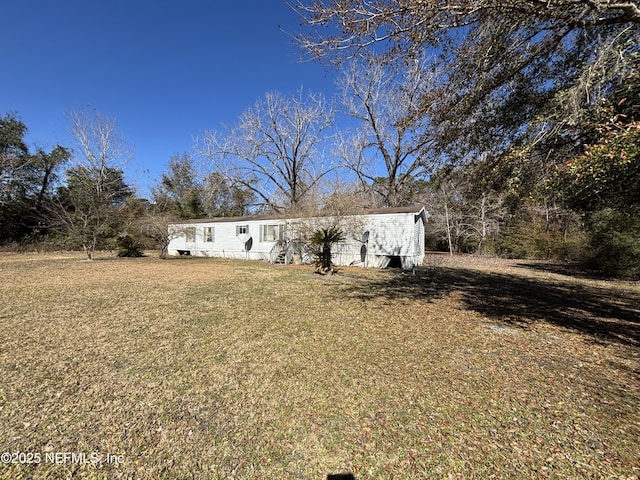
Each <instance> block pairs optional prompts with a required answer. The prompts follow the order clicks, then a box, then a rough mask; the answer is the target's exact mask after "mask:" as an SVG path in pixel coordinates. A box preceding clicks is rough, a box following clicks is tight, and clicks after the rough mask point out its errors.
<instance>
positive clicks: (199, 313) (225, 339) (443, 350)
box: [0, 253, 640, 480]
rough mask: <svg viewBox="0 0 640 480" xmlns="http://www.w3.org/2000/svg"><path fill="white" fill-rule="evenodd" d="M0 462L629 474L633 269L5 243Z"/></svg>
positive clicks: (636, 290)
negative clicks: (625, 272)
mask: <svg viewBox="0 0 640 480" xmlns="http://www.w3.org/2000/svg"><path fill="white" fill-rule="evenodd" d="M0 298H2V301H1V302H0V372H2V377H1V378H0V453H1V454H2V463H0V478H6V479H30V478H109V479H111V478H136V479H138V478H142V479H158V478H166V479H173V478H197V479H199V478H202V479H209V478H212V479H217V478H220V479H223V478H226V479H231V478H238V479H253V478H255V479H278V478H287V479H325V478H326V476H327V474H329V473H341V472H351V473H353V475H354V476H355V478H356V479H359V480H360V479H368V478H371V479H391V478H396V479H424V478H445V479H449V478H505V477H507V478H508V477H512V478H621V479H630V478H634V479H637V478H638V477H639V476H640V408H639V407H640V349H639V347H640V286H638V284H632V283H624V282H610V281H603V280H593V279H588V278H580V277H576V276H568V275H563V274H562V273H561V271H558V270H557V269H556V268H555V267H554V266H553V265H548V264H544V263H528V262H516V261H503V260H485V259H476V258H469V257H459V258H454V259H449V258H448V257H446V256H445V257H430V258H429V259H428V260H427V262H426V266H425V267H424V268H422V269H420V270H419V271H418V272H417V274H416V275H415V276H411V275H407V274H403V273H401V272H399V271H394V270H385V271H380V270H363V269H359V268H343V269H341V270H340V272H339V274H338V275H335V276H333V277H321V276H318V275H314V274H313V273H312V268H311V267H308V266H287V267H283V266H270V265H267V264H263V263H259V262H243V261H230V260H220V259H206V258H180V259H169V260H167V261H161V260H158V259H156V258H152V257H147V258H141V259H116V258H112V257H107V256H104V257H101V258H99V259H98V260H96V261H94V262H86V261H83V260H82V255H76V254H64V253H63V254H58V255H54V254H49V255H36V254H33V255H11V254H0Z"/></svg>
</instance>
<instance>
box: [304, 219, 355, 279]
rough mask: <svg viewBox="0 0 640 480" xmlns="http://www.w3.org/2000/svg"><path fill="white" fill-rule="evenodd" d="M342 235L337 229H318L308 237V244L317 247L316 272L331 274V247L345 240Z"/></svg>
mask: <svg viewBox="0 0 640 480" xmlns="http://www.w3.org/2000/svg"><path fill="white" fill-rule="evenodd" d="M345 238H346V237H345V235H344V233H343V232H342V231H341V230H339V229H338V228H337V227H328V228H320V229H319V230H316V231H315V232H313V234H312V235H311V237H309V244H310V245H313V246H315V247H317V250H316V255H317V256H318V262H317V263H316V268H317V271H319V272H320V273H323V274H327V273H333V262H332V259H331V247H332V246H333V245H334V244H336V243H339V242H342V241H343V240H345Z"/></svg>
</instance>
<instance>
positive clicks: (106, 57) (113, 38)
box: [0, 0, 335, 196]
mask: <svg viewBox="0 0 640 480" xmlns="http://www.w3.org/2000/svg"><path fill="white" fill-rule="evenodd" d="M299 23H300V22H299V18H298V17H297V14H296V13H295V12H293V11H291V9H290V8H289V7H288V6H287V5H286V3H285V2H284V1H283V0H248V1H220V0H218V1H215V0H210V1H206V0H200V1H197V0H181V1H170V0H154V1H151V0H126V1H124V0H109V1H107V0H102V1H97V0H93V1H92V0H63V1H51V0H19V1H10V2H5V3H4V4H3V6H2V18H1V19H0V44H1V45H2V46H3V48H2V50H3V61H2V64H3V73H2V74H0V115H4V114H5V113H8V112H15V113H17V114H18V116H19V117H20V118H21V119H22V121H23V122H24V123H25V124H26V125H27V128H28V129H29V136H28V137H27V141H28V143H29V145H30V146H31V147H32V148H34V149H35V148H38V147H42V148H45V149H46V150H49V149H50V148H52V147H54V146H55V145H56V144H61V145H63V146H71V145H72V140H71V139H70V138H69V135H68V130H69V122H68V119H67V113H68V112H69V110H71V109H81V108H83V107H85V106H87V105H89V106H91V108H95V109H96V110H97V111H98V112H100V113H101V114H103V115H107V116H109V117H112V118H115V120H116V124H117V127H118V130H119V131H120V133H121V134H122V136H123V137H124V138H125V140H126V141H127V143H128V144H130V145H131V146H132V147H133V151H134V155H133V160H132V161H131V162H130V163H129V165H128V166H127V167H126V171H127V175H128V178H129V179H130V182H131V183H132V184H133V185H135V186H136V187H137V188H138V189H139V193H140V194H141V195H144V196H146V195H147V193H148V190H147V186H148V185H150V184H152V183H154V181H155V180H156V179H157V178H158V177H159V176H160V173H161V172H162V171H163V170H164V168H165V166H166V164H167V162H168V160H169V158H170V157H171V155H172V154H174V153H182V152H185V151H190V150H191V148H192V146H193V140H192V139H193V137H194V136H196V135H198V134H199V133H200V132H202V131H204V130H220V129H221V128H222V126H223V125H225V124H227V125H230V124H234V123H236V121H237V119H238V117H239V115H240V114H241V113H242V112H243V111H244V110H245V109H246V108H247V107H249V106H251V105H252V104H253V103H255V102H256V101H257V100H258V99H260V98H262V97H264V94H265V93H266V92H268V91H279V92H282V93H285V94H293V93H295V92H296V91H297V90H298V89H299V88H300V87H303V88H304V89H305V90H311V91H316V92H318V91H321V92H324V93H325V94H326V95H327V96H330V95H332V94H333V93H334V91H335V82H334V76H335V75H334V74H332V73H331V72H327V71H326V68H324V67H323V66H321V65H319V64H316V63H310V62H301V61H300V58H301V53H300V51H299V50H298V48H297V46H295V45H294V44H293V41H292V39H291V38H290V37H289V36H288V35H287V34H286V33H283V31H282V30H281V28H282V29H283V30H285V31H288V32H291V33H296V32H298V31H299V30H300V28H301V27H300V26H299ZM280 27H281V28H280Z"/></svg>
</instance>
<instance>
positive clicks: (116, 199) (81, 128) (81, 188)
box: [56, 109, 133, 260]
mask: <svg viewBox="0 0 640 480" xmlns="http://www.w3.org/2000/svg"><path fill="white" fill-rule="evenodd" d="M69 119H70V121H71V133H72V135H73V138H74V140H75V142H76V145H75V146H76V149H75V150H74V160H75V165H74V166H73V167H72V168H70V169H69V170H67V185H66V187H64V188H62V189H60V194H59V200H60V201H59V205H57V208H56V215H57V217H58V220H59V225H60V227H62V228H63V229H64V231H65V233H67V234H68V235H70V236H71V237H73V238H74V239H75V240H76V241H78V242H79V243H80V244H81V245H82V247H83V249H84V251H85V253H86V255H87V258H88V259H89V260H92V259H93V255H94V252H95V249H96V247H97V246H98V243H99V240H100V239H101V238H102V237H104V236H105V235H106V234H108V233H109V229H110V227H111V226H112V225H113V221H114V216H115V212H116V210H117V208H118V207H120V206H122V204H123V203H124V201H125V199H126V198H128V197H130V196H131V195H132V194H133V191H132V190H131V188H130V187H129V186H128V185H127V184H126V183H125V181H124V173H123V167H124V165H125V163H126V162H127V161H128V159H129V156H130V149H129V148H128V146H127V144H126V142H125V141H124V139H123V137H122V136H121V135H120V133H119V131H118V130H117V128H116V123H115V120H114V119H113V118H109V117H106V116H103V115H101V114H100V113H98V112H96V111H92V110H89V109H84V110H73V111H71V112H70V114H69Z"/></svg>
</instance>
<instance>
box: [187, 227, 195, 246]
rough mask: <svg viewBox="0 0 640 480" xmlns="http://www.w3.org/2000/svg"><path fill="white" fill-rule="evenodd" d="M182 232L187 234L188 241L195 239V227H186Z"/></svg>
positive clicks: (191, 241)
mask: <svg viewBox="0 0 640 480" xmlns="http://www.w3.org/2000/svg"><path fill="white" fill-rule="evenodd" d="M184 232H185V235H186V236H187V242H188V243H193V242H195V241H196V227H187V228H185V229H184Z"/></svg>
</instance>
